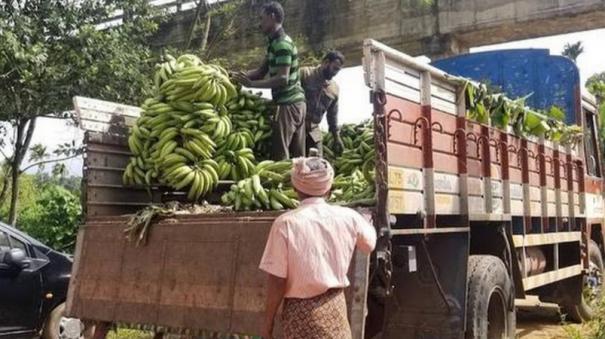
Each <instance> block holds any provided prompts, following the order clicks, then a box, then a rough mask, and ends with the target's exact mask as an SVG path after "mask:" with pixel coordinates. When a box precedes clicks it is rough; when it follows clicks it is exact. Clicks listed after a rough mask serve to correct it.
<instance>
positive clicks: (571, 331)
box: [563, 299, 605, 339]
mask: <svg viewBox="0 0 605 339" xmlns="http://www.w3.org/2000/svg"><path fill="white" fill-rule="evenodd" d="M563 329H564V330H565V333H566V334H567V336H568V337H569V338H570V339H603V338H605V299H603V300H601V302H599V303H598V304H597V306H596V317H595V318H594V319H592V320H591V321H588V322H585V323H583V324H582V325H580V326H571V325H565V326H564V327H563Z"/></svg>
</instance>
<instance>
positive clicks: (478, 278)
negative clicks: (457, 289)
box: [465, 255, 515, 339]
mask: <svg viewBox="0 0 605 339" xmlns="http://www.w3.org/2000/svg"><path fill="white" fill-rule="evenodd" d="M467 286H468V291H467V296H466V298H467V303H466V333H465V338H466V339H502V338H514V337H515V312H514V310H512V311H511V310H510V309H511V305H512V304H513V303H514V299H513V298H514V293H513V285H512V283H511V280H510V277H509V275H508V271H507V270H506V266H504V263H503V262H502V260H500V259H499V258H498V257H495V256H491V255H471V256H470V257H469V260H468V273H467Z"/></svg>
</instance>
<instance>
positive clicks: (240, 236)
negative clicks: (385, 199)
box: [67, 212, 368, 338]
mask: <svg viewBox="0 0 605 339" xmlns="http://www.w3.org/2000/svg"><path fill="white" fill-rule="evenodd" d="M278 215H279V213H276V212H262V213H221V214H208V215H179V216H175V217H168V218H164V219H162V220H160V221H159V222H158V223H157V224H154V226H153V228H152V231H151V234H150V238H149V241H148V245H147V246H142V247H136V246H135V244H134V243H130V242H128V241H127V240H126V239H125V237H124V233H123V230H124V228H125V226H126V223H127V222H128V216H117V217H112V216H103V217H91V218H89V219H88V221H87V222H86V225H85V226H84V227H83V228H82V229H81V230H80V232H79V235H78V244H77V248H76V255H75V258H76V263H75V264H74V267H75V268H76V269H75V271H74V272H73V276H72V280H71V285H70V289H69V293H70V295H69V298H68V300H69V302H68V305H67V312H68V314H69V315H71V316H77V317H80V318H82V319H95V320H97V321H107V322H116V323H125V324H136V325H150V326H155V327H162V328H168V329H170V330H172V331H174V332H180V331H182V330H184V329H187V330H188V331H191V332H192V333H201V332H204V331H206V332H219V333H235V334H244V335H246V334H255V333H258V332H259V326H260V325H259V324H262V320H263V311H264V305H265V288H266V287H265V282H266V276H265V274H264V273H263V272H262V271H261V270H259V269H258V264H259V262H260V258H261V256H262V253H263V250H264V246H265V242H266V239H267V236H268V233H269V230H270V228H271V224H272V222H273V221H274V220H275V218H276V217H277V216H278ZM367 272H368V257H367V256H365V255H362V254H358V255H356V256H355V259H354V261H353V264H352V266H351V271H350V273H349V277H350V280H351V283H352V286H351V288H349V289H348V290H347V301H348V305H349V315H350V320H351V323H352V325H353V330H354V331H357V332H358V333H362V332H359V331H362V330H363V310H364V305H365V298H366V289H367V287H366V283H367ZM356 337H357V336H356ZM361 337H362V336H361V334H360V336H359V338H361Z"/></svg>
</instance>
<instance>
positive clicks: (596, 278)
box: [562, 240, 603, 322]
mask: <svg viewBox="0 0 605 339" xmlns="http://www.w3.org/2000/svg"><path fill="white" fill-rule="evenodd" d="M582 282H583V284H582V291H581V292H582V296H581V301H580V304H575V305H574V304H566V305H563V310H562V312H563V313H564V314H567V319H569V320H572V321H575V322H583V321H589V320H591V319H593V318H594V317H595V316H596V313H595V307H596V306H597V304H598V303H599V301H600V300H601V296H602V292H603V291H602V286H603V257H602V256H601V250H600V249H599V246H598V245H597V243H596V242H594V241H593V240H589V241H588V272H586V274H584V276H583V277H582Z"/></svg>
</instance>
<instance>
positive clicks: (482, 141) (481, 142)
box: [477, 135, 489, 158]
mask: <svg viewBox="0 0 605 339" xmlns="http://www.w3.org/2000/svg"><path fill="white" fill-rule="evenodd" d="M477 139H478V140H477V158H480V155H481V152H480V151H481V147H480V146H481V145H483V146H485V145H488V146H489V139H488V138H487V137H486V136H485V135H480V136H479V138H477Z"/></svg>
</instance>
